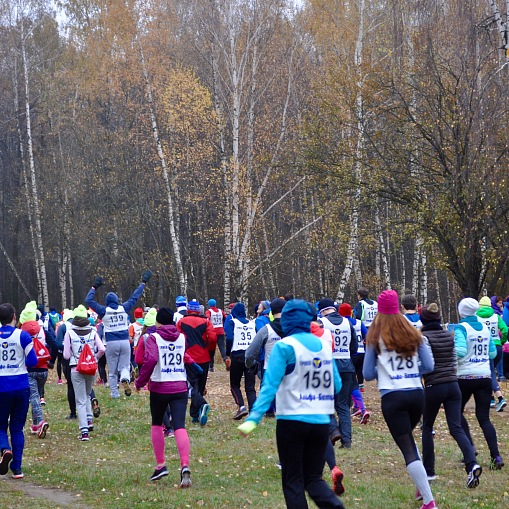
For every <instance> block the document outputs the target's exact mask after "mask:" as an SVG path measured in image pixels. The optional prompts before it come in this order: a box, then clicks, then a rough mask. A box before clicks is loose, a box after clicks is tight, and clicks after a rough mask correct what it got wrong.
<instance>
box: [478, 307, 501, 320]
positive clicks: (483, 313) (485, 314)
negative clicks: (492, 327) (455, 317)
mask: <svg viewBox="0 0 509 509" xmlns="http://www.w3.org/2000/svg"><path fill="white" fill-rule="evenodd" d="M495 306H496V304H495ZM494 314H495V312H494V311H493V308H488V307H485V308H481V309H479V311H477V313H476V315H477V316H480V317H482V318H489V317H490V316H493V315H494Z"/></svg>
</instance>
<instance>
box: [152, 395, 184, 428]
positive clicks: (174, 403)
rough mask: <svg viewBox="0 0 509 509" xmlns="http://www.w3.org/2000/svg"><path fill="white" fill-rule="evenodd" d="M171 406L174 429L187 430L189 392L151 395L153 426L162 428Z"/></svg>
mask: <svg viewBox="0 0 509 509" xmlns="http://www.w3.org/2000/svg"><path fill="white" fill-rule="evenodd" d="M168 405H169V406H170V410H171V419H172V421H173V429H174V430H177V429H181V428H185V427H186V426H185V424H186V408H187V391H186V392H178V393H177V394H160V393H158V392H151V393H150V413H151V414H152V426H162V425H163V420H164V415H165V414H166V409H167V408H168Z"/></svg>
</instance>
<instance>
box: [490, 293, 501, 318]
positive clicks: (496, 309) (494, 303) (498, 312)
mask: <svg viewBox="0 0 509 509" xmlns="http://www.w3.org/2000/svg"><path fill="white" fill-rule="evenodd" d="M490 300H491V308H492V309H493V311H494V312H495V314H496V315H499V316H502V312H503V310H502V309H500V308H499V307H498V306H497V296H496V295H493V297H490Z"/></svg>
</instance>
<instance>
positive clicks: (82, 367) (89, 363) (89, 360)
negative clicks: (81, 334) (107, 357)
mask: <svg viewBox="0 0 509 509" xmlns="http://www.w3.org/2000/svg"><path fill="white" fill-rule="evenodd" d="M76 370H77V371H79V372H80V373H82V374H84V375H95V373H96V371H97V362H95V357H94V354H93V353H92V349H91V348H90V346H89V345H88V343H87V344H86V345H85V346H84V347H83V350H81V354H80V358H79V359H78V365H77V366H76Z"/></svg>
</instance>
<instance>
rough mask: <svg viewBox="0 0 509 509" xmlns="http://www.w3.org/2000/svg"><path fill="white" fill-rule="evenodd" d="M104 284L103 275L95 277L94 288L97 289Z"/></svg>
mask: <svg viewBox="0 0 509 509" xmlns="http://www.w3.org/2000/svg"><path fill="white" fill-rule="evenodd" d="M102 285H103V278H102V277H101V276H98V277H96V278H95V281H94V284H93V285H92V287H93V288H95V289H96V290H97V289H98V288H99V287H100V286H102Z"/></svg>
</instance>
